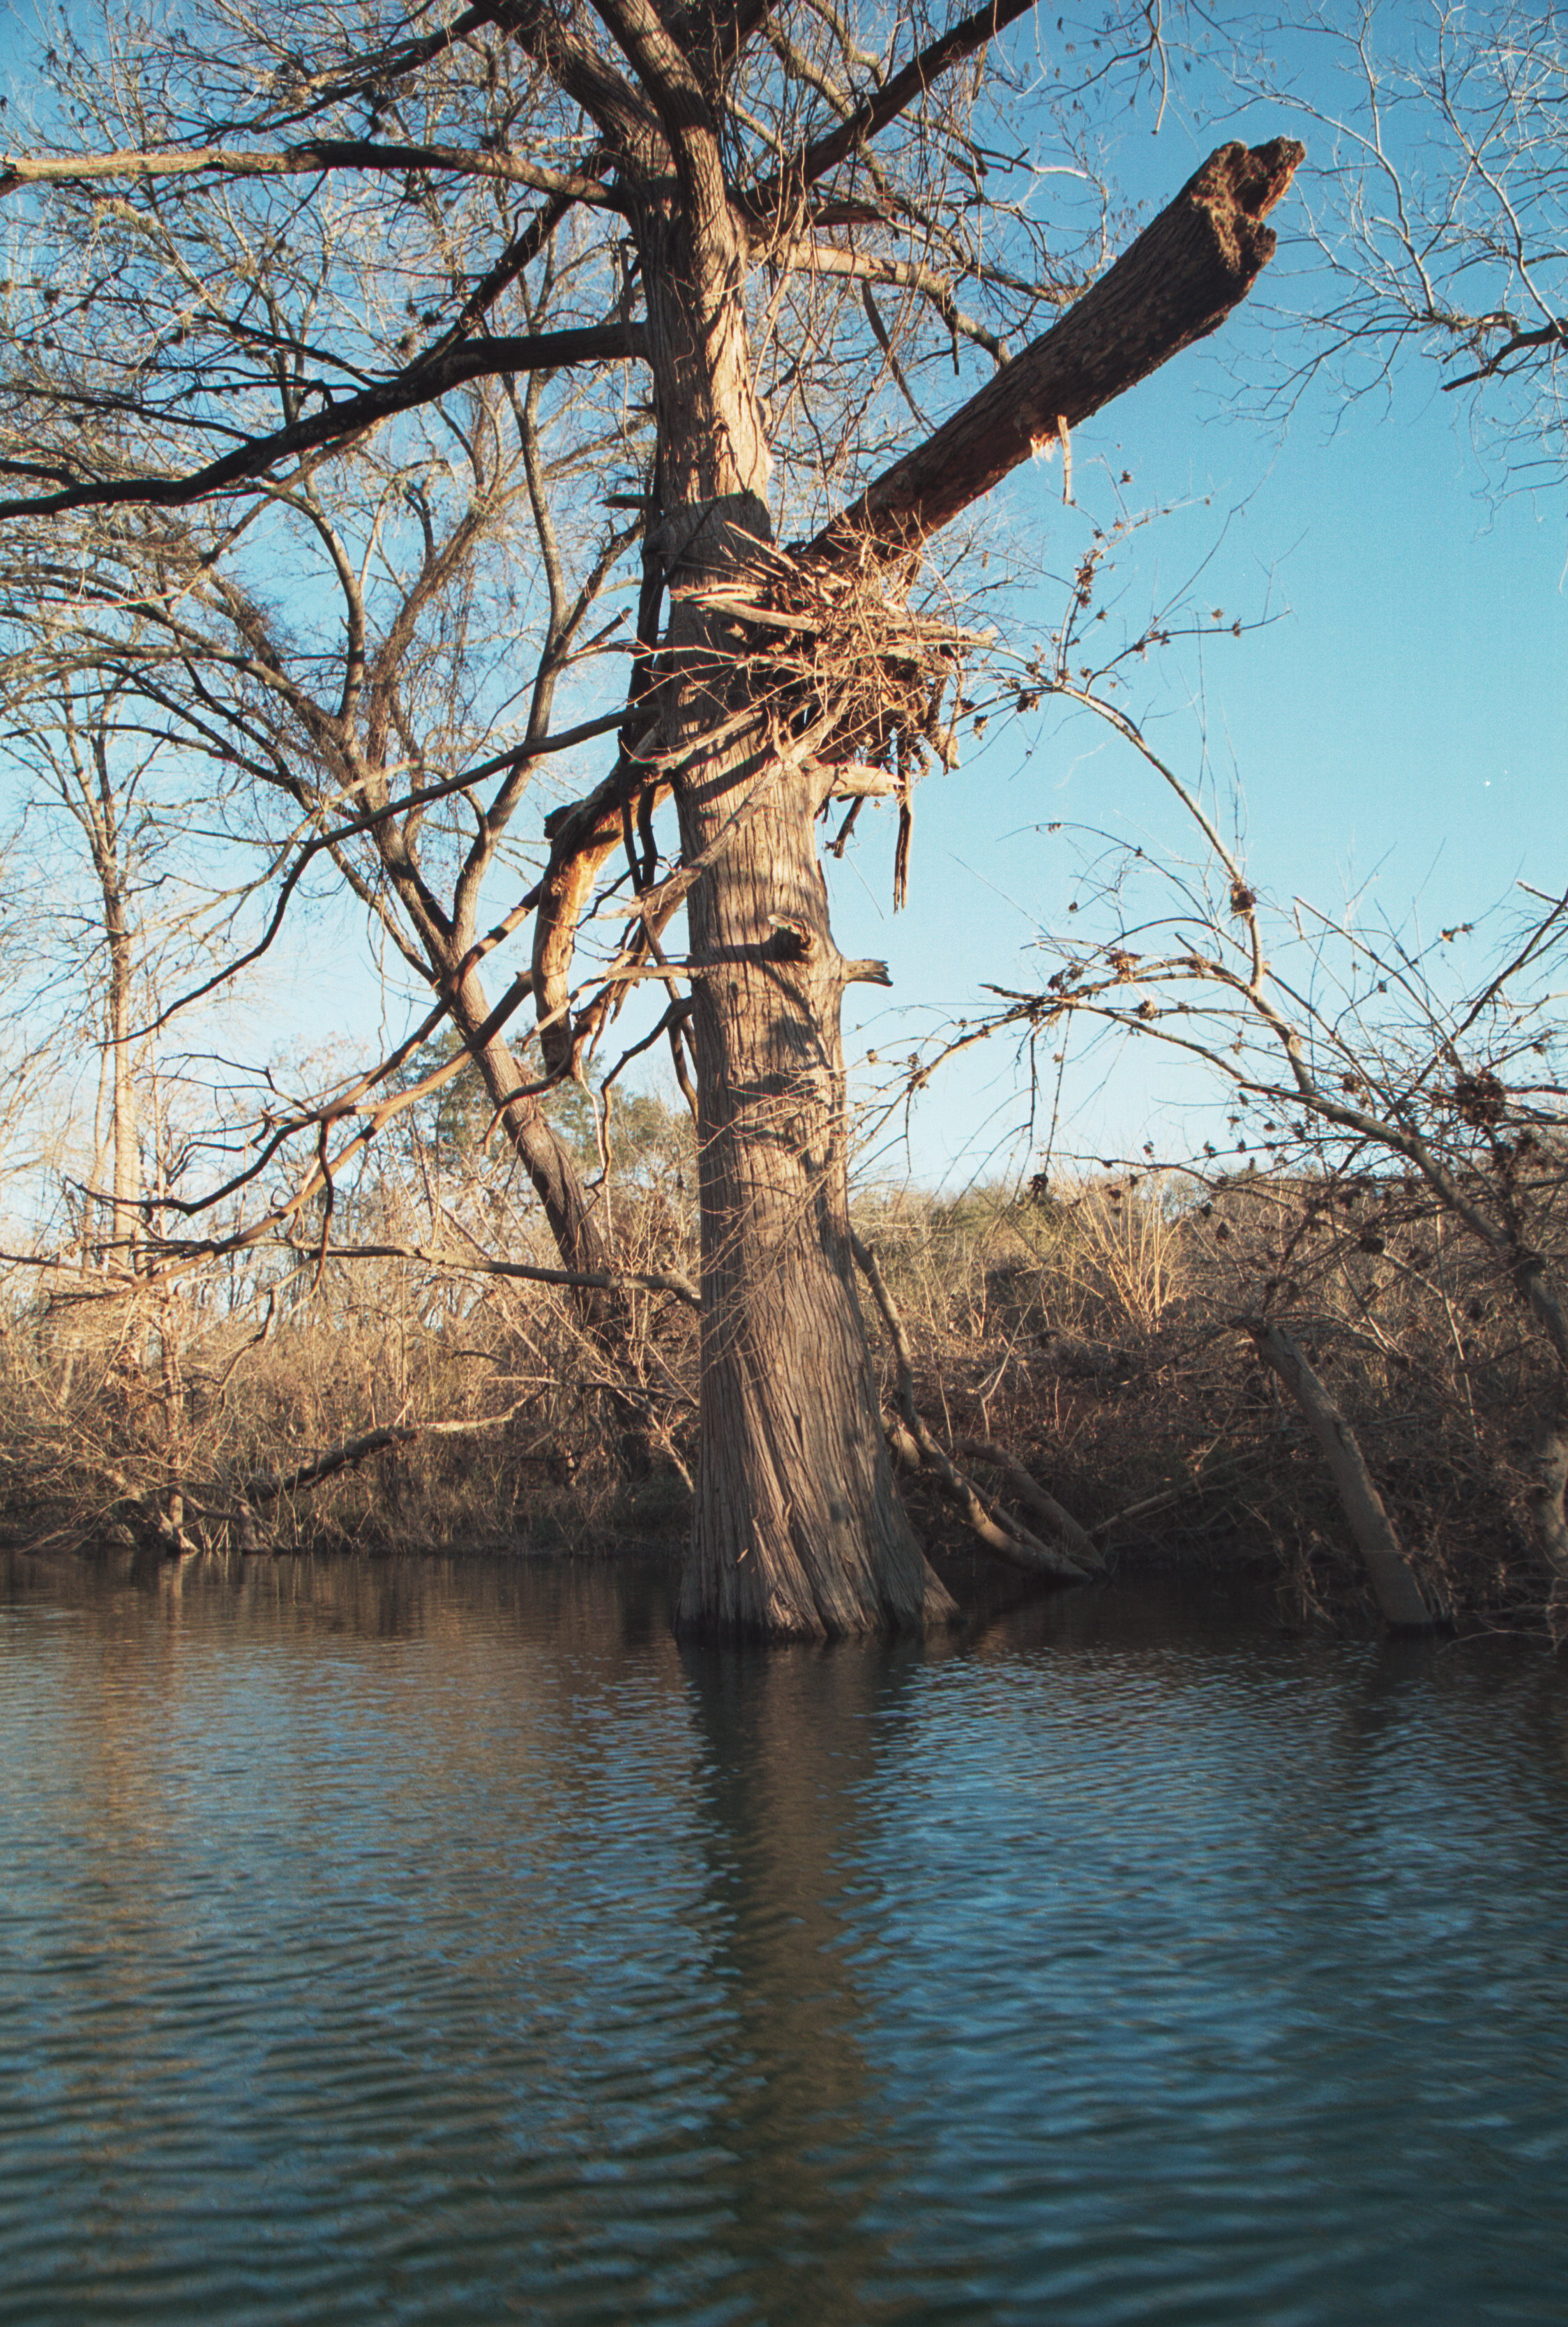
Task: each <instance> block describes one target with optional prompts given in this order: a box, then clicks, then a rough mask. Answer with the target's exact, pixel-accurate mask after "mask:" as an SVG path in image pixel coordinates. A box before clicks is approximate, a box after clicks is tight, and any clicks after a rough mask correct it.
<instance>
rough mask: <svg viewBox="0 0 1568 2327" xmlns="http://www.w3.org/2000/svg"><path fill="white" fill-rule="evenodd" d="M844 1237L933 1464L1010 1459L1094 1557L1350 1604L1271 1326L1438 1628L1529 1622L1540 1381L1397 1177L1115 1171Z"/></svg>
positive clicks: (1332, 1522) (1306, 1604)
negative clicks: (912, 1394)
mask: <svg viewBox="0 0 1568 2327" xmlns="http://www.w3.org/2000/svg"><path fill="white" fill-rule="evenodd" d="M863 1226H864V1231H865V1232H866V1233H867V1234H868V1235H870V1236H871V1237H872V1238H874V1241H875V1242H876V1244H877V1247H878V1248H879V1250H880V1251H881V1252H882V1257H883V1261H884V1266H886V1268H887V1271H888V1274H889V1276H890V1280H891V1282H892V1283H893V1285H894V1287H895V1290H896V1294H897V1297H898V1299H899V1302H900V1304H901V1308H902V1310H903V1313H904V1316H905V1320H906V1323H907V1325H908V1328H909V1330H910V1339H911V1341H912V1342H913V1344H914V1347H915V1350H916V1356H917V1370H918V1376H919V1381H918V1395H919V1401H920V1404H921V1406H922V1407H923V1408H924V1409H925V1410H926V1411H927V1412H928V1413H929V1414H930V1415H931V1416H932V1418H933V1420H934V1421H936V1422H937V1424H938V1426H939V1427H941V1428H943V1429H944V1430H945V1431H946V1432H947V1435H948V1437H949V1439H950V1441H951V1442H952V1443H955V1444H963V1443H965V1442H974V1441H984V1442H989V1443H991V1444H996V1445H1000V1446H1004V1447H1006V1448H1007V1449H1008V1450H1009V1451H1010V1452H1011V1453H1013V1456H1014V1457H1015V1459H1016V1460H1017V1461H1019V1462H1020V1463H1022V1464H1023V1465H1024V1466H1025V1467H1026V1468H1027V1469H1028V1470H1029V1471H1030V1472H1031V1473H1032V1474H1033V1475H1034V1477H1035V1478H1037V1479H1038V1480H1039V1481H1041V1482H1042V1483H1043V1484H1044V1485H1045V1486H1046V1487H1047V1488H1048V1489H1049V1490H1050V1491H1051V1492H1052V1493H1053V1494H1054V1495H1055V1496H1056V1497H1057V1498H1058V1499H1059V1500H1060V1501H1061V1502H1062V1503H1063V1504H1064V1505H1065V1506H1066V1507H1067V1508H1068V1509H1069V1510H1070V1511H1072V1512H1073V1513H1074V1514H1075V1516H1076V1517H1077V1518H1078V1519H1080V1520H1081V1521H1082V1522H1083V1523H1084V1524H1085V1526H1086V1527H1087V1528H1089V1530H1090V1532H1091V1533H1092V1534H1093V1535H1094V1536H1095V1537H1096V1539H1097V1541H1098V1542H1099V1543H1101V1544H1102V1545H1103V1547H1105V1548H1106V1551H1107V1552H1108V1553H1109V1555H1110V1556H1112V1558H1113V1559H1117V1558H1119V1559H1121V1560H1123V1561H1129V1562H1130V1561H1133V1560H1138V1559H1148V1558H1151V1557H1159V1558H1171V1557H1177V1556H1202V1557H1205V1558H1208V1559H1210V1560H1214V1561H1218V1562H1223V1563H1226V1564H1227V1565H1235V1564H1239V1565H1243V1566H1246V1567H1247V1568H1249V1569H1251V1570H1252V1571H1253V1572H1255V1573H1256V1574H1258V1575H1269V1576H1272V1577H1274V1578H1276V1579H1277V1580H1278V1582H1279V1584H1280V1585H1281V1587H1282V1589H1283V1593H1284V1594H1285V1596H1286V1598H1287V1601H1288V1602H1289V1603H1292V1604H1293V1605H1294V1606H1295V1607H1297V1608H1298V1609H1301V1610H1302V1611H1312V1610H1316V1611H1320V1612H1333V1613H1336V1614H1338V1613H1343V1612H1349V1610H1350V1609H1351V1608H1352V1607H1353V1606H1355V1605H1357V1604H1359V1603H1363V1602H1364V1601H1365V1598H1366V1585H1365V1581H1364V1577H1363V1574H1362V1569H1361V1563H1360V1561H1359V1559H1358V1556H1357V1554H1356V1550H1355V1547H1354V1543H1353V1541H1352V1538H1351V1536H1350V1532H1349V1528H1348V1526H1347V1523H1346V1519H1345V1517H1344V1514H1343V1512H1342V1511H1341V1509H1340V1508H1339V1503H1338V1501H1337V1499H1336V1496H1335V1493H1334V1490H1333V1487H1332V1484H1331V1481H1330V1478H1329V1476H1328V1473H1327V1472H1326V1470H1325V1468H1324V1465H1323V1462H1322V1458H1321V1453H1320V1452H1319V1450H1318V1448H1317V1446H1316V1445H1315V1444H1314V1443H1313V1440H1312V1438H1311V1433H1310V1432H1309V1430H1308V1428H1307V1426H1306V1424H1305V1422H1304V1421H1303V1419H1302V1416H1301V1414H1300V1412H1299V1411H1298V1409H1297V1408H1296V1406H1294V1405H1293V1403H1292V1402H1291V1401H1290V1400H1289V1399H1288V1398H1287V1397H1285V1396H1284V1394H1283V1391H1282V1389H1281V1388H1280V1386H1279V1384H1278V1383H1277V1381H1276V1380H1275V1379H1274V1376H1273V1374H1272V1373H1270V1372H1269V1371H1267V1370H1266V1369H1265V1367H1264V1366H1263V1365H1262V1363H1261V1362H1260V1360H1259V1359H1258V1357H1257V1354H1256V1351H1255V1347H1254V1344H1253V1342H1252V1341H1251V1340H1250V1338H1249V1336H1248V1334H1247V1332H1246V1331H1245V1330H1244V1327H1243V1322H1242V1321H1243V1320H1245V1319H1246V1318H1248V1317H1252V1316H1255V1315H1256V1314H1258V1313H1259V1312H1260V1310H1262V1309H1264V1308H1265V1307H1266V1308H1268V1309H1270V1310H1271V1311H1272V1312H1273V1313H1274V1315H1276V1316H1278V1317H1280V1318H1282V1319H1283V1321H1285V1322H1288V1323H1289V1326H1290V1329H1291V1331H1292V1332H1293V1334H1294V1335H1295V1336H1296V1338H1297V1340H1298V1341H1300V1342H1301V1343H1302V1346H1303V1347H1304V1348H1305V1349H1306V1350H1308V1352H1309V1354H1310V1356H1311V1361H1312V1363H1313V1365H1314V1367H1315V1369H1317V1371H1318V1372H1319V1374H1320V1375H1321V1377H1322V1378H1323V1379H1324V1381H1325V1382H1326V1384H1327V1385H1328V1387H1329V1388H1330V1391H1331V1393H1332V1395H1333V1397H1334V1398H1335V1400H1336V1402H1337V1403H1338V1405H1339V1407H1340V1409H1341V1411H1342V1412H1343V1413H1344V1414H1345V1416H1346V1417H1347V1419H1348V1420H1349V1422H1350V1424H1351V1425H1352V1427H1353V1428H1354V1430H1355V1431H1356V1434H1357V1435H1358V1439H1359V1441H1360V1444H1361V1445H1362V1448H1363V1450H1364V1452H1365V1453H1366V1456H1367V1463H1368V1465H1369V1467H1370V1469H1371V1471H1372V1473H1373V1476H1374V1478H1375V1479H1376V1481H1377V1484H1378V1486H1379V1488H1380V1489H1381V1491H1382V1493H1383V1497H1384V1500H1385V1501H1386V1504H1387V1505H1388V1508H1389V1512H1390V1516H1391V1517H1392V1519H1393V1520H1394V1522H1395V1528H1396V1529H1397V1532H1398V1534H1399V1536H1400V1538H1401V1540H1402V1542H1403V1545H1404V1547H1405V1551H1406V1553H1407V1555H1408V1556H1410V1558H1411V1560H1412V1562H1413V1564H1414V1567H1415V1570H1416V1573H1417V1575H1418V1576H1419V1577H1420V1580H1421V1582H1422V1584H1423V1589H1424V1591H1425V1593H1426V1594H1427V1597H1428V1599H1429V1601H1430V1602H1431V1603H1433V1606H1434V1607H1435V1608H1436V1609H1437V1610H1439V1611H1440V1612H1445V1613H1449V1614H1452V1615H1455V1616H1459V1617H1463V1618H1468V1619H1476V1620H1481V1621H1507V1622H1510V1623H1513V1622H1530V1623H1535V1622H1538V1621H1540V1614H1541V1611H1542V1609H1543V1607H1544V1604H1545V1599H1546V1588H1547V1579H1546V1577H1545V1575H1544V1574H1543V1570H1542V1566H1541V1563H1540V1559H1539V1556H1538V1555H1537V1552H1536V1550H1535V1547H1534V1545H1533V1543H1532V1541H1531V1537H1530V1529H1529V1520H1528V1511H1527V1504H1526V1497H1527V1495H1528V1492H1529V1491H1530V1485H1531V1461H1532V1423H1533V1418H1534V1417H1535V1416H1536V1415H1537V1414H1538V1413H1539V1412H1540V1411H1541V1410H1542V1408H1543V1407H1544V1406H1547V1405H1549V1403H1550V1398H1551V1392H1552V1383H1551V1381H1550V1380H1549V1379H1548V1378H1547V1375H1548V1372H1549V1365H1548V1360H1547V1357H1546V1356H1545V1354H1544V1353H1543V1352H1542V1350H1541V1349H1540V1347H1539V1344H1538V1342H1536V1341H1532V1339H1531V1337H1530V1336H1529V1335H1528V1334H1527V1333H1526V1332H1524V1331H1522V1330H1521V1321H1520V1315H1519V1312H1518V1309H1517V1305H1516V1304H1514V1303H1512V1302H1511V1301H1509V1300H1508V1299H1507V1297H1506V1295H1505V1294H1502V1293H1500V1292H1499V1288H1498V1281H1497V1274H1496V1270H1495V1268H1493V1267H1492V1266H1490V1265H1489V1262H1488V1261H1487V1260H1486V1258H1485V1257H1483V1256H1479V1255H1478V1253H1477V1251H1476V1249H1475V1248H1474V1246H1473V1243H1471V1242H1470V1240H1468V1239H1466V1238H1463V1237H1462V1236H1461V1235H1459V1234H1457V1233H1456V1232H1455V1229H1454V1227H1453V1224H1452V1222H1451V1221H1450V1220H1445V1219H1444V1218H1443V1217H1442V1214H1441V1212H1440V1211H1438V1210H1437V1208H1436V1207H1435V1206H1434V1205H1433V1203H1432V1201H1431V1200H1430V1197H1429V1196H1428V1194H1427V1193H1426V1192H1425V1191H1424V1190H1423V1188H1422V1187H1421V1186H1420V1184H1419V1183H1418V1182H1415V1181H1414V1179H1411V1178H1407V1177H1405V1176H1404V1175H1399V1174H1393V1173H1387V1174H1385V1175H1382V1176H1378V1175H1376V1174H1367V1175H1366V1176H1363V1177H1358V1178H1346V1179H1342V1180H1335V1179H1331V1178H1327V1177H1319V1176H1311V1177H1307V1176H1284V1175H1266V1174H1252V1173H1248V1174H1246V1175H1239V1176H1236V1177H1229V1178H1216V1179H1213V1180H1211V1181H1208V1182H1205V1181H1203V1180H1201V1179H1199V1178H1198V1177H1197V1176H1195V1175H1193V1174H1190V1173H1162V1172H1151V1173H1147V1174H1146V1175H1138V1174H1131V1173H1126V1174H1123V1175H1121V1176H1119V1177H1109V1178H1103V1179H1095V1180H1090V1181H1083V1182H1078V1183H1077V1184H1074V1183H1071V1182H1059V1183H1057V1184H1056V1185H1055V1186H1054V1187H1050V1188H1048V1187H1046V1186H1044V1185H1039V1186H1037V1188H1036V1189H1035V1191H1034V1192H1033V1194H1032V1197H1031V1198H1029V1199H1025V1200H1022V1201H1004V1200H1003V1198H1002V1197H1001V1196H1000V1195H999V1194H997V1193H995V1192H987V1191H981V1192H977V1193H975V1194H974V1195H971V1196H970V1197H968V1198H966V1199H965V1200H964V1201H961V1202H958V1203H953V1204H941V1203H933V1202H931V1201H928V1200H921V1199H915V1198H911V1197H908V1196H904V1197H901V1198H899V1199H897V1200H891V1201H883V1202H882V1203H880V1204H878V1205H876V1206H874V1207H866V1208H865V1210H864V1219H863ZM987 1483H991V1481H987ZM1004 1491H1005V1488H1004V1486H1003V1492H1004ZM1119 1514H1125V1515H1126V1516H1125V1518H1123V1519H1120V1520H1119V1522H1118V1515H1119Z"/></svg>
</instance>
